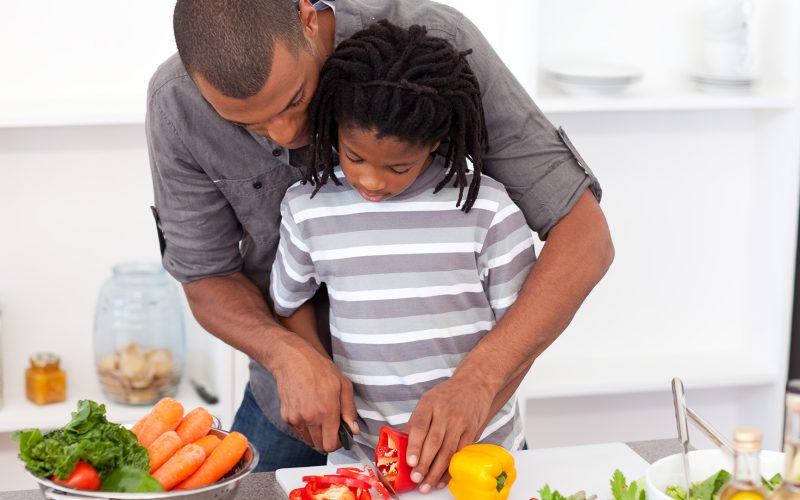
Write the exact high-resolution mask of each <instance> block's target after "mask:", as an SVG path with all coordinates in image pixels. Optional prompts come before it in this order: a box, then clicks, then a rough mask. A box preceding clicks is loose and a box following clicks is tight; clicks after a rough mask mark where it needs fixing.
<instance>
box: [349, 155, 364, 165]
mask: <svg viewBox="0 0 800 500" xmlns="http://www.w3.org/2000/svg"><path fill="white" fill-rule="evenodd" d="M346 156H347V159H348V161H350V163H361V162H362V161H364V160H362V159H361V158H353V157H351V156H350V155H346Z"/></svg>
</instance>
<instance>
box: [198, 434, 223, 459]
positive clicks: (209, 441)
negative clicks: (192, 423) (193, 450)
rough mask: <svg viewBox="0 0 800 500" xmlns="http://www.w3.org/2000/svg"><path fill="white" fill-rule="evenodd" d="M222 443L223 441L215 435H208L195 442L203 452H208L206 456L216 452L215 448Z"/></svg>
mask: <svg viewBox="0 0 800 500" xmlns="http://www.w3.org/2000/svg"><path fill="white" fill-rule="evenodd" d="M220 441H222V440H221V439H220V438H218V437H217V436H215V435H214V434H208V435H206V436H203V437H201V438H200V439H198V440H197V441H195V442H194V444H196V445H197V446H199V447H201V448H203V451H205V452H206V456H209V455H211V452H212V451H214V448H216V447H217V445H219V443H220Z"/></svg>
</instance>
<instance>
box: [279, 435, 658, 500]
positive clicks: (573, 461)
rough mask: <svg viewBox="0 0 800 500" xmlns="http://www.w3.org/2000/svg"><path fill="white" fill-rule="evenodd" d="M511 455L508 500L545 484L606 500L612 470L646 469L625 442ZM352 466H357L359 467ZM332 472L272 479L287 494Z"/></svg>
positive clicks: (288, 472) (632, 474)
mask: <svg viewBox="0 0 800 500" xmlns="http://www.w3.org/2000/svg"><path fill="white" fill-rule="evenodd" d="M513 455H514V466H515V467H516V469H517V480H516V481H515V482H514V486H512V487H511V494H510V495H509V497H508V499H509V500H528V499H530V498H533V497H537V498H538V497H539V493H538V490H539V488H541V487H542V486H544V485H545V483H547V484H549V485H550V488H552V489H556V490H558V491H559V492H561V493H562V494H564V495H571V494H573V493H575V492H576V491H579V490H584V491H586V493H587V494H596V495H597V497H598V500H608V499H610V498H612V496H611V487H610V486H609V480H610V479H611V475H612V474H613V473H614V469H619V470H621V471H622V473H623V474H625V477H626V478H627V479H628V481H629V482H630V481H635V480H636V479H639V478H640V477H642V476H643V475H644V473H645V471H646V470H647V467H648V466H649V464H648V463H647V462H646V461H645V460H644V459H643V458H642V457H640V456H639V455H638V454H637V453H636V452H635V451H633V450H632V449H630V448H629V447H628V445H626V444H625V443H606V444H593V445H587V446H569V447H564V448H543V449H539V450H523V451H515V452H514V453H513ZM355 465H356V466H358V464H355ZM335 472H336V466H332V465H328V466H326V465H320V466H317V467H297V468H294V469H278V470H277V471H276V472H275V476H276V478H277V479H278V484H280V485H281V488H283V491H285V492H286V493H287V494H288V493H289V491H291V490H293V489H295V488H300V487H302V486H303V485H304V484H305V483H303V481H302V477H303V476H310V475H315V474H333V473H335ZM398 496H399V497H400V498H401V499H402V500H415V499H416V500H423V499H428V500H447V499H452V498H453V497H452V495H450V492H449V491H448V490H447V488H445V489H443V490H434V491H431V492H430V493H428V494H427V495H423V494H422V493H419V492H417V491H416V490H415V491H409V492H407V493H400V494H399V495H398ZM373 498H376V497H373Z"/></svg>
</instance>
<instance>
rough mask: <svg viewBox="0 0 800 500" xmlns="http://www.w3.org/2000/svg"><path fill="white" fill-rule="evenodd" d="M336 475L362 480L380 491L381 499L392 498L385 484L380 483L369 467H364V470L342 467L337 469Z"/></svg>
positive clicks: (387, 499)
mask: <svg viewBox="0 0 800 500" xmlns="http://www.w3.org/2000/svg"><path fill="white" fill-rule="evenodd" d="M336 473H337V474H339V475H342V476H348V477H354V478H356V479H361V480H362V481H367V482H368V483H369V484H370V485H371V486H372V487H373V488H375V489H376V490H377V491H378V493H379V494H380V495H381V498H383V499H384V500H389V498H391V496H390V495H389V491H388V490H387V489H386V487H384V486H383V483H381V482H380V480H379V479H378V478H377V477H376V476H375V473H374V472H372V469H370V468H369V467H364V468H363V469H359V468H357V467H341V468H339V469H336Z"/></svg>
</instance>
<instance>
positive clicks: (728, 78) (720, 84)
mask: <svg viewBox="0 0 800 500" xmlns="http://www.w3.org/2000/svg"><path fill="white" fill-rule="evenodd" d="M689 77H690V78H691V80H692V82H693V83H694V84H695V86H696V87H697V88H698V89H700V90H703V91H706V92H730V93H735V94H738V93H747V92H749V91H750V89H751V88H752V87H753V84H755V82H756V78H755V77H754V76H751V75H722V74H715V73H708V72H694V73H690V74H689Z"/></svg>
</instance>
